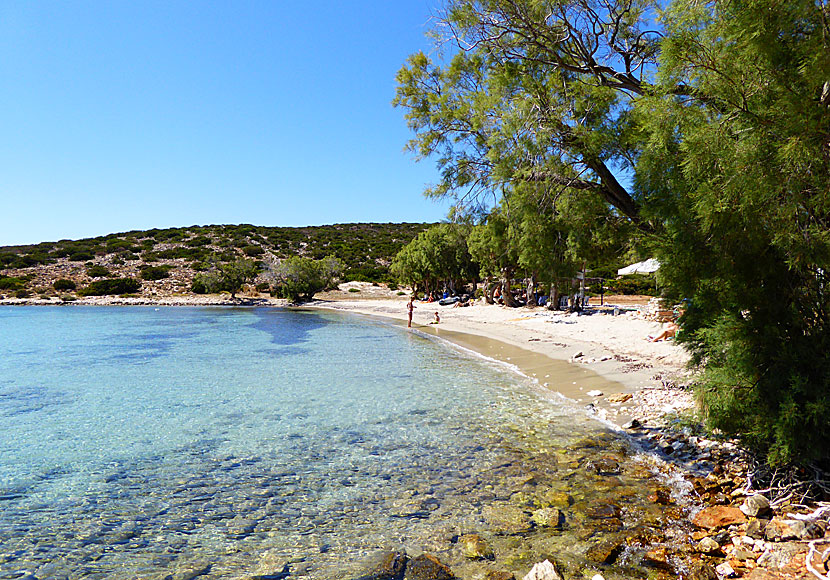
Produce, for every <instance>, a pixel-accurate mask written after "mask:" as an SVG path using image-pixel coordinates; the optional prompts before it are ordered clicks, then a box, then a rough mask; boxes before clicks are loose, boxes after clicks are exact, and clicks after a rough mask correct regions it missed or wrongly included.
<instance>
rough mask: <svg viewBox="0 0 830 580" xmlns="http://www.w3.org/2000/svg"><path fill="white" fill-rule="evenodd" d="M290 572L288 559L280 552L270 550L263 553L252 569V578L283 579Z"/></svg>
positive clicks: (257, 579)
mask: <svg viewBox="0 0 830 580" xmlns="http://www.w3.org/2000/svg"><path fill="white" fill-rule="evenodd" d="M288 574H289V569H288V560H286V559H285V558H283V557H282V556H281V555H280V554H279V552H276V551H274V550H269V551H267V552H265V553H263V554H262V556H260V558H259V562H258V563H257V565H256V566H255V567H254V569H253V570H252V574H251V576H250V580H282V579H283V578H287V577H288Z"/></svg>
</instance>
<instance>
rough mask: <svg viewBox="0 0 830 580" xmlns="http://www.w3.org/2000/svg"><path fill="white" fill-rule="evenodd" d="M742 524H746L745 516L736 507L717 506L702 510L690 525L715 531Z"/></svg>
mask: <svg viewBox="0 0 830 580" xmlns="http://www.w3.org/2000/svg"><path fill="white" fill-rule="evenodd" d="M744 522H746V516H745V515H744V513H743V512H742V511H741V510H739V509H738V508H736V507H730V506H719V505H715V506H709V507H707V508H704V509H702V510H700V511H699V512H698V513H697V514H696V515H695V517H694V518H692V523H693V524H694V525H695V526H697V527H698V528H705V529H707V530H716V529H718V528H725V527H727V526H731V525H734V524H742V523H744Z"/></svg>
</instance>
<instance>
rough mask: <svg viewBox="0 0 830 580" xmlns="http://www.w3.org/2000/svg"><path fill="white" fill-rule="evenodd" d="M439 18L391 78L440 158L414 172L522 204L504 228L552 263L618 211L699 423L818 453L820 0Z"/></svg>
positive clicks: (476, 197) (592, 1)
mask: <svg viewBox="0 0 830 580" xmlns="http://www.w3.org/2000/svg"><path fill="white" fill-rule="evenodd" d="M436 33H437V38H438V39H439V41H440V42H441V43H442V46H443V47H444V50H445V51H447V53H448V56H447V57H446V58H445V59H440V58H439V59H437V60H436V59H431V58H429V57H427V56H426V55H425V54H423V53H417V54H414V55H413V56H411V57H410V58H409V60H408V61H407V63H406V64H405V66H404V67H403V68H402V69H401V71H400V73H399V75H398V91H397V96H396V99H395V104H397V105H398V106H401V107H403V108H404V109H405V110H406V116H407V121H408V123H409V126H410V128H411V129H412V130H413V132H414V138H413V140H412V141H411V142H410V147H411V148H412V150H413V151H415V152H416V153H417V155H418V156H419V157H421V158H426V157H433V158H435V159H436V161H437V163H438V165H439V167H440V169H441V180H440V182H439V183H438V184H436V185H435V186H434V187H433V188H431V189H430V190H428V191H427V194H428V195H433V196H442V197H452V198H453V199H454V200H455V204H456V209H455V211H456V214H457V215H477V216H483V215H488V214H489V215H490V217H489V218H488V221H487V226H486V227H488V228H492V227H495V226H494V222H493V220H496V219H497V216H496V215H495V214H492V213H491V211H493V210H494V208H495V210H496V211H499V212H504V211H505V209H506V208H508V207H509V208H511V210H512V209H513V208H516V207H522V206H525V207H528V208H530V214H528V216H529V217H528V219H522V220H518V221H515V220H514V222H513V223H514V227H515V224H519V225H520V230H521V231H519V232H518V235H521V236H527V237H528V238H531V239H533V240H535V241H536V245H538V246H545V245H547V242H545V241H544V240H546V239H556V238H559V241H558V242H556V243H554V244H553V247H556V248H558V249H559V251H560V252H561V256H562V258H561V259H560V263H562V261H564V259H565V257H566V256H567V255H569V254H568V252H570V255H572V256H573V255H575V249H576V248H579V247H580V244H583V249H582V250H580V252H582V253H584V252H585V251H587V250H585V249H584V248H585V247H586V246H584V244H585V242H586V241H588V240H589V239H590V240H591V242H592V244H593V247H594V248H601V247H602V244H601V243H598V242H599V241H600V240H599V239H598V238H603V237H606V238H607V237H608V236H612V237H613V235H615V234H613V233H610V232H611V231H612V230H616V231H617V232H620V231H623V232H625V236H626V237H627V239H628V240H629V244H630V245H631V246H632V247H637V248H639V249H641V250H642V251H644V252H647V253H649V254H650V255H654V256H656V257H658V258H659V259H660V261H661V263H662V264H663V266H662V267H661V270H660V272H659V273H658V275H659V278H660V280H661V287H662V288H664V290H665V293H666V296H667V297H668V298H670V299H673V300H675V301H681V300H682V301H683V303H684V304H685V311H684V315H683V316H682V318H681V325H682V330H681V332H680V334H679V339H680V340H682V341H684V342H685V343H686V344H687V345H688V346H689V347H690V349H691V350H692V352H693V354H694V357H695V362H696V363H698V364H700V365H701V366H702V368H703V369H704V371H705V372H704V373H703V375H702V377H701V379H700V380H699V384H698V387H697V393H698V395H699V397H700V399H701V402H702V403H703V410H704V411H705V413H706V415H707V417H708V419H709V420H710V423H711V424H712V425H713V426H717V427H720V428H722V429H725V430H728V431H730V432H738V433H742V434H743V435H744V436H745V437H746V438H747V440H748V441H749V442H750V443H753V444H754V445H755V446H756V447H757V448H758V449H760V450H762V451H765V452H766V453H767V454H768V457H769V459H770V461H772V462H785V461H791V460H795V459H799V460H810V459H819V458H827V451H826V450H827V449H828V448H830V447H828V446H827V445H826V444H827V443H828V442H829V441H830V400H828V398H827V393H828V392H830V332H828V330H830V328H829V327H828V323H830V293H828V288H827V278H826V271H827V269H828V267H830V46H828V43H830V8H828V6H827V5H825V3H824V2H823V1H815V0H793V1H791V2H777V1H773V0H752V1H739V0H724V1H719V2H709V3H706V2H697V1H694V0H673V1H671V2H669V3H656V2H649V1H644V0H449V2H448V4H447V8H446V12H445V13H444V14H443V16H442V18H440V19H439V23H438V26H437V28H436ZM529 192H533V193H532V195H529ZM533 208H537V211H536V213H535V214H534V213H533ZM531 217H532V218H536V219H531ZM619 228H623V229H622V230H620V229H619ZM586 232H590V235H587V236H586ZM602 232H607V233H602ZM494 233H495V231H494V230H493V231H490V233H489V234H487V233H485V232H484V231H482V234H481V240H480V241H481V243H479V242H476V241H473V239H471V242H470V247H471V252H472V253H473V254H474V255H476V253H477V252H478V251H479V250H481V251H483V248H486V247H488V246H489V247H490V248H491V249H492V248H493V247H494V244H493V243H494V242H495V240H494V239H493V238H492V234H494ZM487 236H490V237H489V238H488V239H489V241H488V239H485V238H487ZM551 236H553V238H551ZM592 238H593V239H592ZM520 247H524V248H528V249H529V250H532V249H533V248H534V247H535V246H534V245H533V244H530V243H526V244H522V245H520ZM587 247H588V248H590V247H591V244H588V246H587ZM576 253H579V252H576ZM494 255H495V254H494ZM521 259H522V260H523V263H524V264H525V265H526V267H528V268H533V267H538V265H542V266H543V265H544V264H545V263H546V262H551V263H555V262H556V260H546V259H545V258H544V257H542V259H541V260H539V256H534V255H533V252H532V251H530V252H526V253H525V254H524V255H523V256H522V257H521ZM799 432H800V433H805V432H806V433H808V435H805V436H799Z"/></svg>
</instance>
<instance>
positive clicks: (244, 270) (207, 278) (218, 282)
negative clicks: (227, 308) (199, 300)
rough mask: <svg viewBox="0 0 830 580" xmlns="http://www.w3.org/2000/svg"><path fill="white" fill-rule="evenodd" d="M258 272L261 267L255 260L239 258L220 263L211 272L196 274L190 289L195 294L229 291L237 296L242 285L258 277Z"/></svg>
mask: <svg viewBox="0 0 830 580" xmlns="http://www.w3.org/2000/svg"><path fill="white" fill-rule="evenodd" d="M258 273H259V267H258V266H257V264H256V263H255V262H254V261H252V260H237V261H235V262H229V263H226V264H220V265H219V266H218V267H216V268H214V269H213V270H211V271H209V272H206V273H200V274H196V276H194V277H193V282H192V284H191V288H190V289H191V291H192V292H194V293H195V294H217V293H219V292H229V293H230V295H231V298H235V297H236V293H237V292H239V291H240V290H242V286H243V285H244V284H246V283H248V282H250V281H251V280H253V279H254V278H256V276H257V274H258Z"/></svg>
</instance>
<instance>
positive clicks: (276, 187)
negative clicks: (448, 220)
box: [0, 0, 447, 245]
mask: <svg viewBox="0 0 830 580" xmlns="http://www.w3.org/2000/svg"><path fill="white" fill-rule="evenodd" d="M438 6H439V2H438V0H405V1H397V0H369V1H360V2H356V1H355V2H349V1H331V0H323V1H318V2H314V3H303V2H288V1H285V0H272V1H262V2H246V1H240V2H236V1H234V2H231V1H220V2H207V1H204V2H192V1H184V0H173V1H170V0H164V1H158V2H156V1H152V2H148V1H144V0H141V1H138V2H128V1H126V0H113V1H107V2H94V1H84V2H72V1H54V2H39V1H32V0H23V1H18V0H2V2H0V245H9V244H24V243H34V242H40V241H51V240H58V239H61V238H71V239H76V238H83V237H90V236H97V235H101V234H106V233H111V232H119V231H126V230H131V229H147V228H152V227H173V226H189V225H193V224H212V223H253V224H257V225H283V226H299V225H314V224H329V223H342V222H357V221H383V222H386V221H393V222H400V221H438V220H440V219H442V218H443V217H444V216H445V215H446V211H447V204H446V203H444V204H439V203H435V202H433V201H430V200H426V199H424V197H423V195H422V191H423V189H424V186H425V185H426V184H428V183H432V182H435V181H437V172H436V169H435V166H434V163H433V162H432V161H424V162H421V163H415V161H414V159H413V157H412V155H411V154H409V153H406V152H404V151H403V147H404V145H405V143H406V141H407V139H408V138H409V137H410V133H409V130H408V129H407V128H406V123H405V121H404V118H403V115H404V112H403V110H401V109H394V108H393V107H392V106H391V104H390V102H391V100H392V99H393V98H394V93H395V74H396V72H397V71H398V69H399V68H400V67H401V65H402V64H403V62H404V60H405V59H406V57H407V55H409V54H411V53H413V52H416V51H417V50H429V48H430V43H429V41H428V39H426V38H425V36H424V33H425V32H426V31H427V29H428V28H429V26H430V23H429V18H430V15H431V14H432V13H433V11H434V10H435V9H437V8H438Z"/></svg>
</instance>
